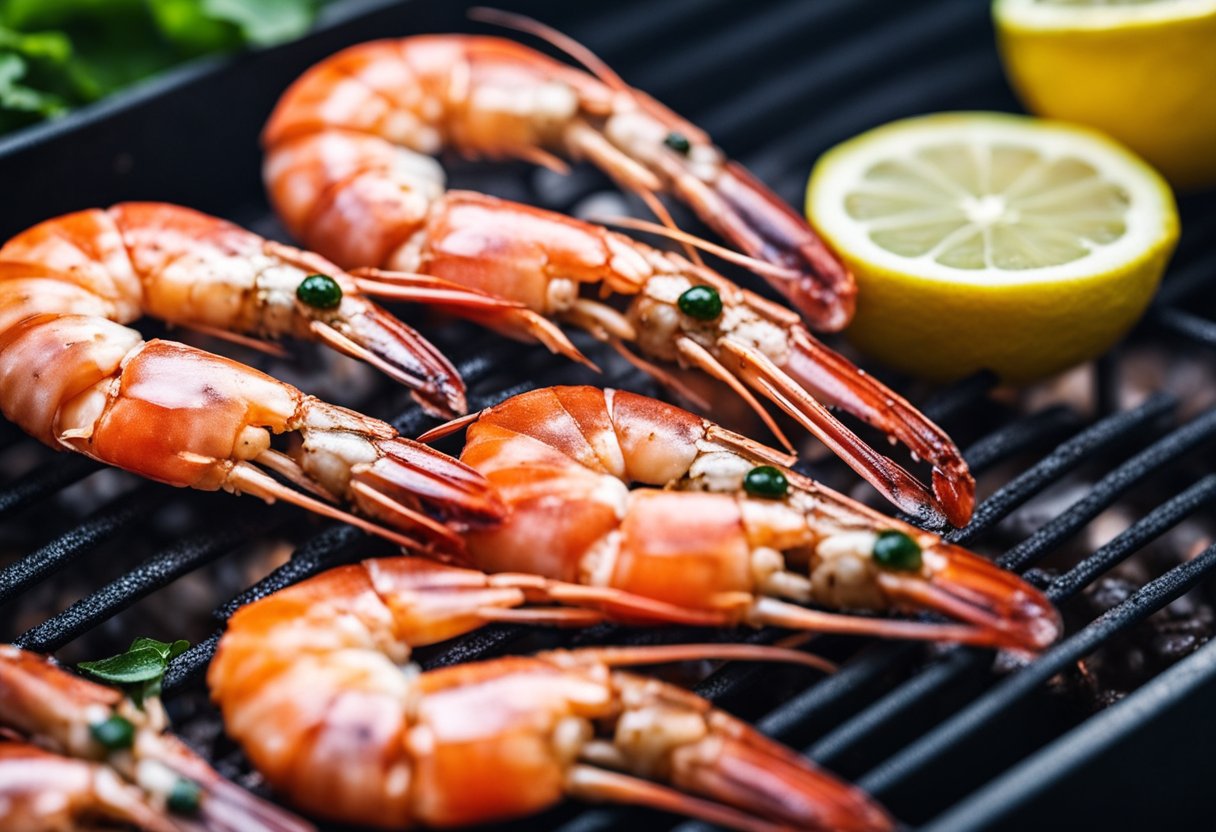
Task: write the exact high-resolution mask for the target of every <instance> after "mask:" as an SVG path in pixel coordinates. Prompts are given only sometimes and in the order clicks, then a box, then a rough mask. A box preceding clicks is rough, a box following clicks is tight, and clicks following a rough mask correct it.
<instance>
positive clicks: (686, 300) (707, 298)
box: [676, 286, 722, 321]
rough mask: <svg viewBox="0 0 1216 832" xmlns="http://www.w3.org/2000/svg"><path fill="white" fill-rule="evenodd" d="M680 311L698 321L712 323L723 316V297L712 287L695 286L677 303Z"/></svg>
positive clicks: (681, 296)
mask: <svg viewBox="0 0 1216 832" xmlns="http://www.w3.org/2000/svg"><path fill="white" fill-rule="evenodd" d="M676 304H677V305H678V306H679V307H680V311H681V312H683V313H684V314H685V315H687V316H688V317H690V318H696V319H697V320H698V321H712V320H713V319H714V318H716V317H718V316H719V315H721V314H722V297H721V296H720V295H719V294H718V290H717V289H715V288H714V287H712V286H693V287H692V288H691V289H688V290H687V291H685V292H684V294H682V295H680V299H679V300H678V301H676Z"/></svg>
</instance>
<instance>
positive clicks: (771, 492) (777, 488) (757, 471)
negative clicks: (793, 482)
mask: <svg viewBox="0 0 1216 832" xmlns="http://www.w3.org/2000/svg"><path fill="white" fill-rule="evenodd" d="M743 490H744V491H746V492H747V493H748V494H750V495H751V496H753V497H764V498H765V499H769V500H779V499H781V498H782V497H784V496H785V495H786V494H787V493H788V492H789V490H790V484H789V481H788V480H786V478H785V474H783V473H781V469H779V468H774V467H773V466H771V465H758V466H756V467H755V468H753V469H752V470H750V471H748V472H747V474H746V475H745V476H744V477H743Z"/></svg>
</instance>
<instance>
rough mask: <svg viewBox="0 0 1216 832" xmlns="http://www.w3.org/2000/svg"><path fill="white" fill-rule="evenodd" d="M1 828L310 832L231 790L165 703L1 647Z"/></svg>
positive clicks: (285, 815)
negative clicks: (173, 723) (171, 726)
mask: <svg viewBox="0 0 1216 832" xmlns="http://www.w3.org/2000/svg"><path fill="white" fill-rule="evenodd" d="M0 725H3V726H5V736H4V737H3V738H0V827H3V828H4V829H10V830H19V831H20V832H42V830H46V832H54V831H55V830H65V829H77V828H89V829H92V828H94V826H93V825H92V824H96V823H98V822H99V821H104V822H108V823H114V824H121V825H122V826H123V828H127V827H133V828H136V829H140V830H145V832H191V831H193V832H200V831H201V830H206V831H207V832H245V831H246V830H257V832H310V830H313V827H312V825H311V824H308V823H306V822H304V821H302V820H300V819H298V818H296V817H295V816H293V815H291V814H289V813H287V812H286V811H284V810H282V809H280V808H278V807H276V806H272V805H270V804H269V803H266V802H265V801H263V800H260V799H259V798H257V797H254V796H253V795H251V794H249V793H248V792H246V791H244V790H243V789H241V788H239V787H237V786H236V785H234V784H232V783H230V782H228V781H227V780H225V779H224V778H222V777H221V776H220V775H219V774H218V773H216V772H215V771H214V770H213V769H212V768H211V767H210V766H209V765H207V763H206V762H205V761H203V760H202V758H200V757H199V756H198V755H196V754H194V752H192V751H190V750H189V749H188V748H187V747H186V745H185V744H184V743H182V742H181V741H180V740H178V739H177V738H176V737H174V736H173V735H172V734H169V733H167V732H166V730H165V727H166V719H165V714H164V709H163V708H162V707H161V705H160V702H159V700H156V699H145V700H144V702H143V705H142V707H136V706H135V705H134V704H133V703H132V702H131V701H130V700H128V699H126V698H125V697H124V696H123V695H122V694H121V693H119V692H118V691H117V690H115V689H113V688H108V687H103V686H101V685H97V684H94V683H92V682H89V681H86V680H84V679H81V678H79V677H77V676H74V675H72V674H71V673H68V672H67V671H65V670H62V669H60V668H59V667H57V666H56V665H54V664H52V663H51V662H50V661H49V660H47V659H46V658H44V657H42V656H38V655H37V654H34V653H28V652H26V651H24V650H21V649H20V648H18V647H13V646H10V645H4V646H0Z"/></svg>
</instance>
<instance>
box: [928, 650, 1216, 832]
mask: <svg viewBox="0 0 1216 832" xmlns="http://www.w3.org/2000/svg"><path fill="white" fill-rule="evenodd" d="M1214 678H1216V642H1211V643H1209V644H1208V645H1207V646H1205V647H1204V648H1202V649H1201V650H1200V651H1199V652H1198V653H1196V654H1195V655H1193V656H1191V657H1190V658H1188V659H1186V660H1184V661H1183V662H1181V663H1179V664H1178V665H1177V666H1175V667H1172V668H1170V669H1168V670H1166V671H1165V672H1164V673H1162V674H1161V675H1160V676H1158V677H1157V678H1155V679H1153V680H1152V681H1150V682H1149V683H1148V684H1147V685H1145V686H1144V687H1143V688H1141V689H1140V690H1138V691H1136V692H1135V693H1133V694H1132V695H1131V696H1129V697H1128V698H1127V699H1125V700H1124V701H1122V702H1120V703H1118V704H1116V705H1114V706H1113V707H1111V708H1108V709H1107V710H1105V711H1103V712H1101V713H1099V714H1097V715H1095V716H1093V717H1092V718H1090V720H1089V721H1088V722H1085V723H1084V724H1082V725H1081V726H1079V727H1078V728H1076V729H1074V730H1073V731H1071V732H1070V733H1068V734H1065V735H1064V736H1063V737H1060V738H1059V739H1058V740H1056V741H1055V742H1053V743H1051V744H1050V745H1049V746H1047V747H1046V748H1044V749H1042V750H1041V751H1040V752H1038V753H1037V754H1035V755H1034V756H1032V757H1029V758H1027V759H1026V760H1024V761H1022V762H1021V763H1019V764H1018V765H1016V766H1014V767H1013V768H1011V769H1010V770H1009V771H1008V772H1006V773H1005V774H1003V775H1002V776H1001V777H999V778H997V779H995V780H993V781H992V782H991V783H989V784H988V785H986V786H984V787H983V788H981V789H978V790H976V791H975V792H973V793H972V794H971V795H969V796H968V797H966V798H965V799H964V800H962V801H960V802H959V803H957V804H956V805H955V806H953V807H952V808H951V809H949V810H948V811H947V812H944V813H943V814H941V815H940V816H938V817H937V818H934V819H933V820H932V821H931V822H929V823H927V824H925V825H924V826H922V827H921V830H922V832H972V830H976V829H992V828H1010V827H1009V824H1010V823H1012V822H1013V818H1012V816H1013V815H1015V814H1016V813H1017V812H1018V810H1019V809H1022V810H1024V809H1025V807H1026V805H1027V803H1028V802H1035V803H1037V804H1039V805H1044V806H1053V805H1054V806H1057V807H1059V806H1060V805H1061V801H1060V799H1059V797H1060V795H1061V794H1069V795H1070V796H1071V797H1073V798H1074V799H1075V798H1076V797H1078V791H1080V790H1079V789H1078V786H1079V785H1081V784H1080V783H1078V782H1077V781H1078V777H1077V772H1078V770H1082V769H1084V770H1087V771H1090V772H1093V773H1095V774H1097V777H1095V778H1093V779H1092V780H1091V781H1090V782H1089V783H1087V784H1085V788H1084V791H1085V792H1086V794H1084V795H1083V796H1081V800H1078V801H1075V802H1076V803H1078V804H1081V805H1084V803H1085V802H1091V801H1100V800H1102V799H1103V798H1104V797H1105V796H1107V795H1109V794H1111V791H1112V789H1117V788H1119V787H1121V786H1124V785H1126V787H1127V788H1129V789H1130V790H1132V791H1133V793H1141V794H1143V793H1144V791H1145V790H1144V789H1143V786H1144V784H1142V783H1127V782H1121V780H1120V779H1118V775H1117V772H1116V769H1117V765H1118V763H1117V761H1118V760H1128V759H1135V755H1136V753H1137V751H1138V750H1140V749H1141V748H1142V747H1143V746H1144V745H1151V746H1152V747H1151V748H1149V749H1145V750H1147V751H1148V752H1149V754H1148V755H1147V756H1146V758H1147V759H1152V760H1153V768H1154V771H1155V772H1160V773H1162V774H1163V775H1164V776H1165V777H1167V778H1170V779H1177V780H1181V781H1183V782H1186V781H1187V780H1188V778H1189V780H1190V781H1192V782H1190V783H1188V785H1189V786H1192V788H1188V789H1186V790H1185V791H1184V793H1185V794H1188V795H1190V796H1191V798H1190V799H1191V802H1194V803H1196V804H1197V805H1196V807H1195V808H1196V810H1197V811H1196V813H1194V814H1196V815H1198V814H1203V813H1204V812H1205V811H1206V807H1204V805H1203V804H1204V803H1205V802H1206V800H1207V794H1206V792H1207V789H1206V781H1205V780H1204V779H1203V778H1205V777H1206V772H1202V771H1200V770H1199V769H1198V768H1196V769H1194V773H1193V774H1189V775H1188V771H1187V770H1186V764H1185V763H1183V764H1182V766H1181V767H1180V765H1179V764H1178V763H1174V762H1172V761H1171V759H1170V756H1171V755H1170V754H1169V753H1168V750H1169V748H1170V747H1171V746H1172V745H1174V744H1177V743H1186V742H1188V741H1190V740H1192V739H1193V737H1191V736H1188V730H1189V728H1188V726H1190V725H1192V724H1193V722H1192V721H1191V720H1192V718H1194V719H1204V718H1206V713H1199V714H1196V713H1194V711H1195V708H1196V703H1202V704H1201V705H1200V707H1201V708H1206V707H1207V704H1208V703H1210V702H1211V701H1212V692H1213V691H1212V680H1213V679H1214ZM1144 737H1152V738H1153V741H1152V742H1151V743H1150V742H1147V741H1146V740H1144V739H1143V738H1144ZM1129 738H1141V739H1140V741H1139V742H1138V743H1136V745H1137V748H1128V747H1127V746H1129V745H1131V744H1132V742H1133V741H1132V740H1129ZM1154 752H1155V753H1154ZM1163 752H1164V753H1163ZM1103 763H1105V764H1103ZM1196 779H1198V780H1199V782H1193V781H1195V780H1196ZM1124 780H1125V776H1124ZM1145 797H1146V799H1145V800H1143V801H1134V802H1132V803H1131V804H1130V805H1129V803H1128V802H1125V801H1120V802H1119V805H1120V809H1121V814H1120V817H1121V818H1122V822H1123V823H1124V824H1125V825H1126V827H1127V828H1145V829H1151V828H1153V827H1154V826H1155V825H1159V824H1161V822H1162V815H1163V813H1164V811H1167V810H1166V807H1164V806H1162V805H1161V801H1160V798H1158V797H1157V796H1155V795H1152V796H1149V795H1145ZM1163 810H1164V811H1163ZM1067 814H1068V815H1070V816H1071V817H1069V818H1067V819H1066V818H1061V816H1060V813H1059V812H1053V813H1052V815H1051V816H1052V817H1053V818H1054V819H1056V820H1057V821H1058V822H1060V823H1061V824H1069V822H1071V824H1070V825H1073V826H1078V827H1083V826H1084V824H1085V820H1084V818H1083V817H1080V816H1079V815H1080V814H1081V813H1080V812H1079V811H1077V810H1076V809H1074V810H1072V811H1070V812H1067ZM1012 828H1026V827H1025V826H1024V825H1018V826H1016V827H1012Z"/></svg>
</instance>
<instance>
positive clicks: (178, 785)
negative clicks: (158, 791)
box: [165, 777, 203, 815]
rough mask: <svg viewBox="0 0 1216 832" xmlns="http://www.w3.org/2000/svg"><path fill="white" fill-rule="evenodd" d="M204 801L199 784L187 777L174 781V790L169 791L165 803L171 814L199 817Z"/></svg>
mask: <svg viewBox="0 0 1216 832" xmlns="http://www.w3.org/2000/svg"><path fill="white" fill-rule="evenodd" d="M202 800H203V790H202V789H201V788H200V787H199V785H198V783H195V782H194V781H193V780H189V779H187V778H185V777H178V778H177V779H176V780H175V781H173V788H172V789H171V790H170V791H169V796H168V798H166V800H165V803H166V805H167V806H168V807H169V811H170V812H175V813H177V814H179V815H197V814H198V810H199V806H200V804H201V803H202Z"/></svg>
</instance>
